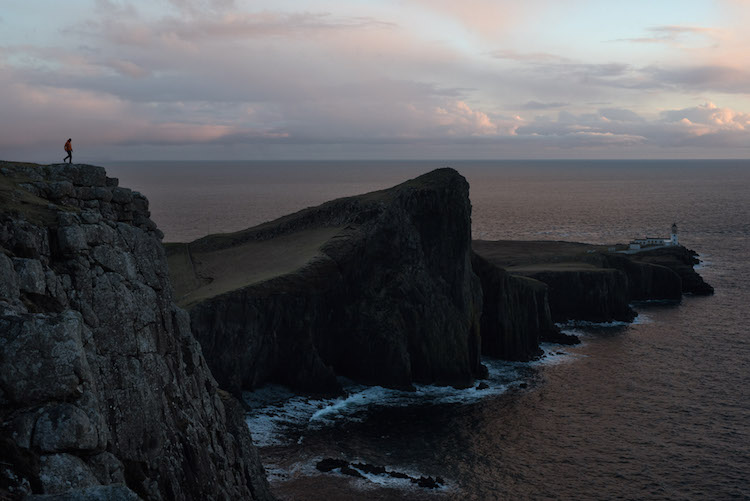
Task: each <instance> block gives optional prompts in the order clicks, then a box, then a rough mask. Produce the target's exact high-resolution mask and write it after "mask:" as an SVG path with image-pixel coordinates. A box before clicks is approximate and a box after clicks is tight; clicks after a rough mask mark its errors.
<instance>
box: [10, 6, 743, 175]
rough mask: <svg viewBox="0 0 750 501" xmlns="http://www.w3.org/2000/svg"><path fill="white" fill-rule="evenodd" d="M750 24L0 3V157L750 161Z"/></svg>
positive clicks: (717, 16)
mask: <svg viewBox="0 0 750 501" xmlns="http://www.w3.org/2000/svg"><path fill="white" fill-rule="evenodd" d="M748 25H750V0H713V1H707V0H648V1H645V0H643V1H642V0H629V1H627V2H623V1H622V0H617V1H610V0H565V1H561V0H524V1H518V0H513V1H505V0H474V1H470V0H462V1H460V2H459V1H456V0H350V1H347V2H341V1H340V0H337V1H327V0H315V1H303V0H296V1H291V0H274V1H264V0H254V1H244V0H149V1H136V2H125V1H118V0H68V1H66V2H60V1H59V0H0V159H4V160H27V161H38V162H45V163H51V162H57V161H59V160H61V159H62V157H63V156H64V155H65V154H64V152H63V149H62V147H63V144H64V142H65V140H66V139H67V138H68V137H71V138H73V147H74V160H76V161H89V162H97V161H98V162H106V161H113V160H118V161H122V160H266V159H278V160H281V159H316V160H320V159H541V158H597V159H598V158H624V159H629V158H686V159H688V158H750V49H749V47H750V30H749V29H747V26H748ZM55 155H57V156H58V157H60V159H59V160H58V159H57V158H56V157H55Z"/></svg>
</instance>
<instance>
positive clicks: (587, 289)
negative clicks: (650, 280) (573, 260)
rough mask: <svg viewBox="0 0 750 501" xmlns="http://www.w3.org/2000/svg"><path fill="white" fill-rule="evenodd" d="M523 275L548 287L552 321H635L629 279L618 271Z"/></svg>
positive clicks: (567, 271)
mask: <svg viewBox="0 0 750 501" xmlns="http://www.w3.org/2000/svg"><path fill="white" fill-rule="evenodd" d="M522 274H523V275H524V276H528V277H531V278H534V279H536V280H539V281H540V282H544V283H545V284H547V286H549V308H550V311H551V312H552V319H553V320H554V321H555V322H563V321H566V320H588V321H592V322H609V321H611V320H621V321H626V322H629V321H631V320H633V318H635V312H634V311H633V309H632V308H631V307H630V306H629V303H630V294H629V286H628V278H627V275H626V274H625V273H624V272H622V271H620V270H615V269H611V268H604V269H591V270H545V271H536V272H523V273H522Z"/></svg>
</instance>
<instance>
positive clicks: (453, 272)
mask: <svg viewBox="0 0 750 501" xmlns="http://www.w3.org/2000/svg"><path fill="white" fill-rule="evenodd" d="M468 192H469V186H468V183H467V182H466V180H465V179H464V178H463V177H462V176H461V175H459V174H458V173H457V172H456V171H454V170H453V169H448V168H445V169H438V170H435V171H433V172H430V173H428V174H425V175H422V176H420V177H418V178H416V179H412V180H410V181H407V182H405V183H402V184H400V185H398V186H396V187H394V188H391V189H388V190H383V191H378V192H374V193H368V194H365V195H361V196H356V197H349V198H343V199H338V200H334V201H331V202H328V203H325V204H323V205H320V206H318V207H313V208H309V209H305V210H302V211H300V212H297V213H295V214H291V215H289V216H285V217H283V218H280V219H278V220H276V221H272V222H270V223H265V224H263V225H260V226H257V227H254V228H250V229H247V230H244V231H241V232H237V233H232V234H221V235H210V236H208V237H205V238H202V239H199V240H196V241H194V242H191V243H187V244H172V245H170V246H168V254H169V263H170V273H171V274H172V277H173V283H174V284H175V288H176V290H175V294H176V296H177V298H178V301H179V302H180V304H181V305H184V307H186V308H187V309H188V310H189V313H190V319H191V325H192V329H193V332H194V333H195V335H196V337H197V338H198V340H199V341H200V343H201V345H202V346H203V352H204V353H205V354H206V358H207V360H208V363H209V365H210V367H211V369H212V370H213V372H214V374H215V375H216V377H217V379H218V380H219V382H220V384H221V385H222V387H224V388H226V389H228V390H230V391H232V392H234V393H238V392H240V391H241V390H243V389H251V388H254V387H256V386H258V385H260V384H262V383H264V382H267V381H274V382H278V383H282V384H286V385H288V386H290V387H292V388H294V389H296V390H300V391H306V392H325V393H328V392H337V391H340V387H339V384H338V382H337V380H336V376H346V377H348V378H351V379H354V380H357V381H360V382H364V383H369V384H379V385H384V386H390V387H399V388H408V387H411V385H412V383H414V382H422V383H438V384H453V385H469V384H471V383H472V381H473V379H474V377H476V376H480V375H483V374H484V372H483V371H484V367H483V366H482V365H481V364H480V361H479V356H480V337H479V327H480V325H479V317H480V313H481V308H482V303H481V297H482V296H481V286H480V283H479V279H478V278H477V276H476V275H475V274H474V273H473V272H472V267H471V248H470V238H471V204H470V202H469V196H468Z"/></svg>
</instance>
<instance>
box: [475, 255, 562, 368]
mask: <svg viewBox="0 0 750 501" xmlns="http://www.w3.org/2000/svg"><path fill="white" fill-rule="evenodd" d="M471 264H472V266H473V268H474V272H475V273H476V274H477V276H479V279H480V280H481V283H482V291H483V298H482V304H483V309H482V323H481V326H482V327H481V334H482V353H483V354H484V355H489V356H491V357H495V358H501V359H504V360H520V361H527V360H532V359H534V358H536V357H538V356H539V355H541V354H542V350H541V349H540V348H539V343H540V342H541V341H542V339H543V338H553V337H555V336H557V335H558V334H559V329H558V328H557V327H555V324H554V323H553V322H552V317H551V315H550V310H549V303H548V300H547V287H546V286H545V285H544V284H543V283H541V282H539V281H537V280H533V279H530V278H525V277H517V276H513V275H511V274H510V273H508V272H506V271H505V270H503V269H502V268H498V267H497V266H495V265H493V264H491V263H490V262H489V261H487V260H486V259H484V258H483V257H481V256H479V255H478V254H476V253H472V258H471Z"/></svg>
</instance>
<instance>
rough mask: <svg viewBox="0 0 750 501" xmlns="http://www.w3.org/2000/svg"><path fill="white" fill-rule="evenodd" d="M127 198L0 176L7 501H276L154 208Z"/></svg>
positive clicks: (19, 174) (55, 177)
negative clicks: (179, 284) (192, 317)
mask: <svg viewBox="0 0 750 501" xmlns="http://www.w3.org/2000/svg"><path fill="white" fill-rule="evenodd" d="M117 184H118V183H117V180H116V179H112V178H108V177H106V174H105V171H104V169H103V168H101V167H95V166H89V165H76V164H73V165H64V164H60V165H47V166H42V165H34V164H20V163H10V162H0V464H1V465H2V468H0V497H3V498H4V497H5V496H7V497H9V498H11V499H13V498H21V497H24V496H26V495H31V497H30V498H29V499H33V498H34V497H35V495H37V494H60V495H62V496H63V498H64V499H128V500H132V499H138V498H141V499H148V500H161V499H196V500H199V499H200V500H202V499H226V500H229V499H256V500H266V499H271V498H272V497H271V495H270V493H269V491H268V486H267V483H266V480H265V473H264V471H263V468H262V466H261V464H260V462H259V460H258V457H257V453H256V451H255V449H254V447H253V446H252V442H251V438H250V434H249V431H248V429H247V426H246V424H245V421H244V417H243V414H242V411H241V409H240V408H239V406H238V404H237V403H236V402H234V401H233V398H232V397H231V396H229V395H227V394H225V393H222V392H221V391H220V390H219V389H218V387H217V385H216V382H215V380H214V378H213V377H212V375H211V372H210V371H209V369H208V367H207V365H206V362H205V360H204V358H203V355H202V353H201V349H200V346H199V345H198V343H197V342H196V340H195V338H194V337H193V335H192V334H191V331H190V323H189V318H188V316H187V314H186V313H185V311H184V310H182V309H180V308H178V307H176V306H175V304H174V302H173V300H172V287H171V285H170V282H169V276H168V272H167V262H166V256H165V253H164V249H163V247H162V245H161V242H160V240H161V237H162V234H161V232H159V230H158V229H157V228H156V226H155V225H154V223H153V222H152V221H151V220H150V219H149V212H148V201H147V200H146V199H145V198H144V197H143V196H142V195H140V194H138V193H136V192H133V191H131V190H129V189H127V188H121V187H118V186H117ZM65 496H67V497H65ZM42 498H45V497H42Z"/></svg>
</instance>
